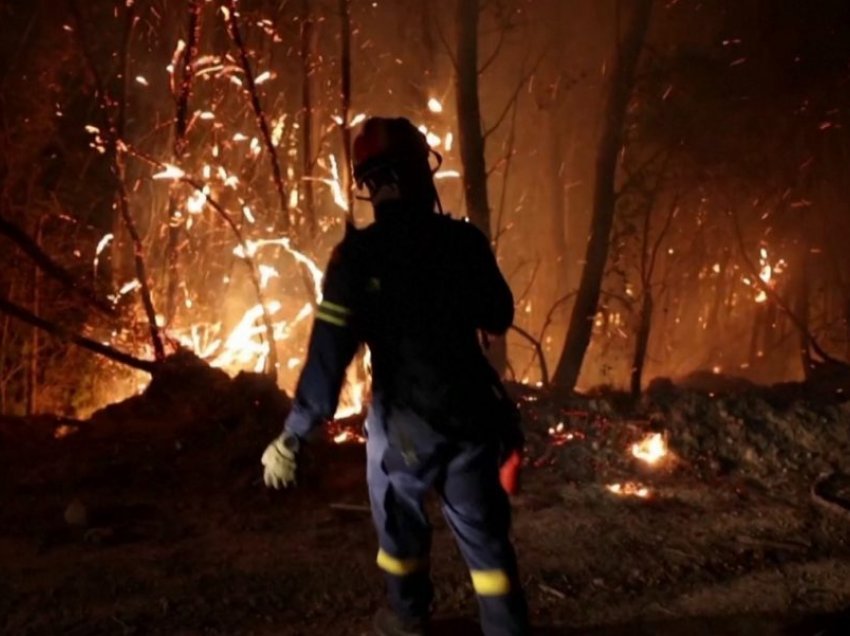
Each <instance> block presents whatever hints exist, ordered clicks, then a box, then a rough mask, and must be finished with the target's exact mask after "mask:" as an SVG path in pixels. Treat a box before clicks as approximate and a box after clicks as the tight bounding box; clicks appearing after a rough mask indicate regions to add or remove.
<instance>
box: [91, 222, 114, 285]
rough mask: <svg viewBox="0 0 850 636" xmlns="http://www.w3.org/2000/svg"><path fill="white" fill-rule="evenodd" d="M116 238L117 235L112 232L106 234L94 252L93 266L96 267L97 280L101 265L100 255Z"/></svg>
mask: <svg viewBox="0 0 850 636" xmlns="http://www.w3.org/2000/svg"><path fill="white" fill-rule="evenodd" d="M114 238H115V235H114V234H112V233H111V232H108V233H107V234H104V235H103V238H101V239H100V241H98V243H97V248H96V249H95V251H94V262H93V264H92V265H93V267H94V274H95V278H97V267H98V265H99V264H100V255H101V254H102V253H103V250H105V249H106V246H107V245H109V243H110V242H111V241H112V239H114Z"/></svg>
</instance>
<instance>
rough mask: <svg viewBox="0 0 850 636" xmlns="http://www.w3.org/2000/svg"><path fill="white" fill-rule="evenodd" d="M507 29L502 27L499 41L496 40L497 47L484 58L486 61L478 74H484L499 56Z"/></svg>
mask: <svg viewBox="0 0 850 636" xmlns="http://www.w3.org/2000/svg"><path fill="white" fill-rule="evenodd" d="M506 30H507V29H502V30H500V31H499V41H498V42H496V48H494V49H493V52H492V53H491V54H490V55H489V56H488V57H487V59H486V60H484V63H483V64H482V65H481V66H480V67H479V68H478V74H479V75H483V74H484V72H485V71H486V70H487V69H488V68H490V66H491V65H492V64H493V62H495V61H496V58H497V57H499V52H500V51H501V50H502V44H504V42H505V31H506Z"/></svg>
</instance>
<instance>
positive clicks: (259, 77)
mask: <svg viewBox="0 0 850 636" xmlns="http://www.w3.org/2000/svg"><path fill="white" fill-rule="evenodd" d="M271 76H272V74H271V73H270V72H269V71H263V72H262V73H260V74H259V75H257V77H256V78H255V79H254V84H256V85H257V86H259V85H260V84H262V83H264V82H267V81H268V80H270V79H271Z"/></svg>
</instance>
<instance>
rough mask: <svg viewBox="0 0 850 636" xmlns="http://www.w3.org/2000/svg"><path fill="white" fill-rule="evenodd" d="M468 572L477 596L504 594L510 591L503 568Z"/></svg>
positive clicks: (509, 584)
mask: <svg viewBox="0 0 850 636" xmlns="http://www.w3.org/2000/svg"><path fill="white" fill-rule="evenodd" d="M470 574H472V587H474V588H475V593H476V594H478V596H504V595H505V594H507V593H508V592H510V591H511V581H510V579H509V578H508V575H507V573H506V572H505V571H504V570H472V571H471V572H470Z"/></svg>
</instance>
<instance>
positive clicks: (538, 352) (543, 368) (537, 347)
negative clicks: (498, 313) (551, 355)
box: [511, 325, 549, 387]
mask: <svg viewBox="0 0 850 636" xmlns="http://www.w3.org/2000/svg"><path fill="white" fill-rule="evenodd" d="M511 329H513V330H514V331H516V332H517V333H518V334H519V335H520V336H522V337H523V338H525V339H526V340H528V342H530V343H531V346H532V347H534V355H535V356H536V357H537V359H538V361H539V362H540V380H541V381H542V382H543V386H544V387H548V386H549V367H548V365H547V364H546V356H545V355H543V347H542V346H541V344H540V341H539V340H535V339H534V336H532V335H531V334H530V333H528V332H527V331H526V330H525V329H523V328H522V327H518V326H517V325H511Z"/></svg>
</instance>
